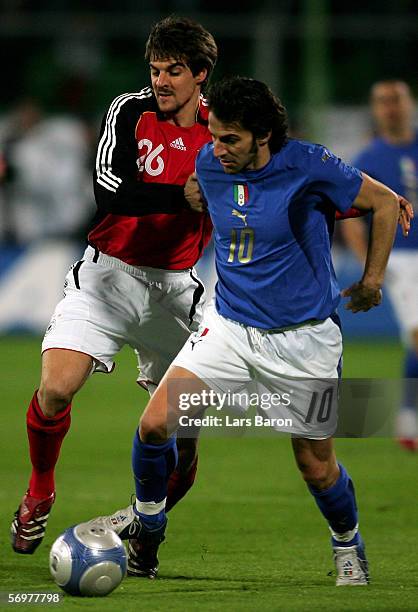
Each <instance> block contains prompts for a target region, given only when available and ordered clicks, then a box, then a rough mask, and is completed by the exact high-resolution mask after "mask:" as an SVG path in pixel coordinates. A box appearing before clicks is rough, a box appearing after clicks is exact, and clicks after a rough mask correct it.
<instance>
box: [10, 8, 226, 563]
mask: <svg viewBox="0 0 418 612" xmlns="http://www.w3.org/2000/svg"><path fill="white" fill-rule="evenodd" d="M145 59H146V61H147V62H148V63H149V66H150V71H151V85H152V86H151V87H145V88H144V89H142V90H141V91H139V92H137V93H126V94H123V95H120V96H118V97H117V98H115V100H113V102H112V103H111V104H110V106H109V109H108V111H107V113H106V115H105V117H104V119H103V122H102V126H101V132H100V139H99V143H98V147H97V155H96V167H95V173H94V189H95V196H96V202H97V215H96V218H95V220H94V223H93V227H92V229H91V231H90V233H89V235H88V246H87V248H86V251H85V253H84V255H83V257H82V259H81V260H80V261H78V262H76V263H75V264H74V265H73V266H72V267H71V269H70V271H69V273H68V275H67V277H66V280H65V285H64V291H65V295H64V298H63V299H62V300H61V302H60V303H59V304H58V305H57V307H56V310H55V312H54V314H53V316H52V318H51V321H50V324H49V326H48V328H47V331H46V334H45V337H44V340H43V343H42V375H41V381H40V385H39V389H37V390H36V391H35V393H34V395H33V397H32V400H31V402H30V404H29V409H28V412H27V431H28V438H29V450H30V458H31V462H32V474H31V477H30V481H29V487H28V490H27V492H26V494H25V495H24V497H23V500H22V502H21V504H20V506H19V508H18V510H17V512H16V514H15V517H14V520H13V523H12V529H11V536H12V546H13V548H14V550H15V551H16V552H18V553H23V554H32V553H33V552H34V551H35V549H36V548H37V546H38V545H39V544H40V542H41V540H42V538H43V536H44V534H45V527H46V522H47V519H48V515H49V512H50V509H51V506H52V504H53V503H54V500H55V483H54V471H55V465H56V463H57V460H58V457H59V454H60V448H61V444H62V441H63V439H64V437H65V435H66V433H67V431H68V429H69V427H70V412H71V403H72V400H73V397H74V395H75V394H76V393H77V392H78V391H79V389H80V388H81V387H82V386H83V385H84V383H85V382H86V381H87V379H88V378H89V376H90V375H91V374H93V373H94V372H99V371H100V372H111V371H112V370H113V367H114V362H113V358H114V355H115V354H116V353H117V352H118V351H119V350H120V349H121V348H122V347H123V346H124V345H125V344H129V345H130V346H132V347H133V348H134V349H135V351H136V353H137V356H138V362H139V369H140V375H139V378H138V382H139V383H140V384H143V385H145V386H147V388H148V389H149V390H150V391H152V390H153V388H155V387H156V386H157V385H158V383H159V381H160V379H161V377H162V376H163V374H164V372H165V370H166V369H167V367H168V365H169V364H170V362H171V361H172V359H173V358H174V357H175V355H176V354H177V352H178V351H179V349H180V348H181V347H182V345H183V344H184V342H185V341H186V339H187V338H188V336H189V334H190V333H191V332H192V331H194V330H196V329H197V328H198V325H199V322H200V319H201V313H202V305H203V298H204V287H203V285H202V283H201V282H200V280H199V278H198V277H197V276H196V274H195V272H194V270H193V266H194V264H195V263H196V262H197V260H198V259H199V257H200V256H201V254H202V252H203V249H204V247H205V246H206V244H207V242H208V240H209V238H210V234H211V223H210V220H209V217H208V216H207V215H201V214H199V213H197V212H195V211H193V210H191V209H190V207H189V205H188V203H187V201H186V199H185V197H184V185H185V183H186V181H187V179H188V177H189V176H190V175H191V174H192V173H193V171H194V163H195V158H196V154H197V151H198V150H199V149H200V148H201V146H202V145H203V144H205V143H206V142H207V141H208V140H209V139H210V136H209V132H208V128H207V108H206V106H205V101H204V99H203V97H202V93H201V92H202V88H203V87H204V86H205V84H206V83H207V81H208V78H209V76H210V74H211V72H212V69H213V67H214V65H215V62H216V59H217V47H216V43H215V41H214V39H213V37H212V35H211V34H210V33H209V32H208V31H207V30H205V29H204V28H203V27H202V26H201V25H200V24H198V23H196V22H193V21H191V20H188V19H183V18H176V17H169V18H167V19H164V20H162V21H161V22H159V23H157V24H156V25H155V26H154V27H153V28H152V30H151V33H150V36H149V39H148V41H147V44H146V52H145ZM178 451H179V457H180V462H179V469H178V470H176V472H175V473H174V476H173V479H172V481H171V494H170V499H169V500H168V502H169V506H170V505H171V506H172V505H173V504H174V503H176V502H177V501H178V499H179V498H181V497H182V496H183V495H184V494H185V492H186V491H187V490H188V488H190V486H191V485H192V483H193V480H194V475H195V471H196V461H197V454H196V448H195V445H194V442H193V441H190V440H184V441H182V440H179V442H178Z"/></svg>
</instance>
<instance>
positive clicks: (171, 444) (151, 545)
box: [128, 366, 207, 578]
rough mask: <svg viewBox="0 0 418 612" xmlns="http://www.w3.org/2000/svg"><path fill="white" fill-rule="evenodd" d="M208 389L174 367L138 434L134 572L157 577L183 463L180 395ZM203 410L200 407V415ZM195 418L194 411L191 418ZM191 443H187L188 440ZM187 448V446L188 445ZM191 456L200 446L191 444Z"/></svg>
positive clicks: (131, 560) (134, 458)
mask: <svg viewBox="0 0 418 612" xmlns="http://www.w3.org/2000/svg"><path fill="white" fill-rule="evenodd" d="M203 389H207V387H206V385H205V384H204V383H203V382H202V381H201V380H200V379H199V378H198V377H197V376H195V375H194V374H193V373H192V372H190V371H188V370H186V369H184V368H179V367H176V366H172V367H170V368H169V370H168V372H167V374H166V375H165V376H164V378H163V380H162V381H161V383H160V384H159V386H158V388H157V390H156V391H155V393H154V394H153V396H152V397H151V399H150V401H149V403H148V405H147V408H146V409H145V412H144V414H143V415H142V418H141V421H140V426H139V429H138V431H136V432H135V436H134V441H133V448H132V469H133V473H134V480H135V503H134V506H133V513H134V521H133V523H131V525H130V527H129V536H131V538H130V540H129V558H128V574H130V575H132V576H146V577H149V578H155V577H156V575H157V571H158V557H157V553H158V547H159V545H160V543H161V542H162V541H163V539H164V533H165V528H166V524H167V517H166V503H167V495H168V490H169V482H170V476H171V474H172V473H173V472H174V470H175V468H176V465H177V460H178V452H177V444H176V437H175V432H176V429H177V427H178V423H179V418H180V416H181V411H180V409H179V404H180V394H181V393H184V392H185V390H186V392H188V393H200V392H201V391H202V390H203ZM198 410H199V409H198V408H195V411H196V413H197V412H198ZM188 416H193V413H190V414H188ZM184 440H186V439H184ZM182 448H183V449H185V448H187V445H185V444H183V447H182ZM189 448H190V455H192V453H193V452H194V449H195V445H194V444H193V443H190V445H189Z"/></svg>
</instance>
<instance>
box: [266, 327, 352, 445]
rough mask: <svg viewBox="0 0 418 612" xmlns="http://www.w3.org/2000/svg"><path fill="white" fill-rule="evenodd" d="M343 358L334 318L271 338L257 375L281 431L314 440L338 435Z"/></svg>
mask: <svg viewBox="0 0 418 612" xmlns="http://www.w3.org/2000/svg"><path fill="white" fill-rule="evenodd" d="M341 356H342V337H341V331H340V329H339V327H338V326H337V325H336V323H334V322H333V321H332V320H331V319H327V320H326V321H324V322H323V323H320V324H318V325H313V326H304V327H302V328H299V329H296V330H290V331H288V332H285V333H277V334H268V335H267V336H266V337H265V351H264V353H263V354H262V355H260V359H261V363H260V364H259V366H258V369H257V378H258V387H259V389H260V390H261V391H262V395H261V396H260V397H261V399H262V400H263V402H264V405H266V406H267V408H266V409H265V410H264V411H263V410H262V411H261V412H264V413H265V416H266V417H267V418H269V419H270V420H271V423H272V426H273V427H274V428H275V429H277V430H280V431H284V432H286V433H290V434H292V435H295V436H298V437H302V438H310V439H313V440H315V439H320V440H322V439H324V438H329V437H330V436H332V435H333V434H334V432H335V429H336V427H337V417H338V414H337V411H338V385H339V370H340V362H341ZM261 407H262V404H261Z"/></svg>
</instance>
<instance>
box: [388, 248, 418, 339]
mask: <svg viewBox="0 0 418 612" xmlns="http://www.w3.org/2000/svg"><path fill="white" fill-rule="evenodd" d="M386 287H387V289H388V292H389V296H390V301H391V303H392V306H393V308H394V310H395V313H396V318H397V321H398V324H399V327H400V329H401V333H402V340H403V341H404V343H405V344H406V345H407V346H409V345H410V344H411V332H412V331H413V330H416V329H418V250H412V249H396V250H394V251H392V253H391V255H390V258H389V264H388V267H387V272H386Z"/></svg>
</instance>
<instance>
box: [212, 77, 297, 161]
mask: <svg viewBox="0 0 418 612" xmlns="http://www.w3.org/2000/svg"><path fill="white" fill-rule="evenodd" d="M207 98H208V103H209V108H210V110H211V111H213V113H214V114H215V115H216V117H217V119H219V121H222V123H225V124H231V125H232V124H238V125H240V126H241V127H243V128H244V129H245V130H248V131H250V132H251V133H252V134H253V136H254V137H255V138H264V137H265V136H267V134H268V133H269V132H270V131H271V138H270V140H269V148H270V151H271V152H272V153H276V152H277V151H279V150H280V149H281V148H282V146H283V145H284V143H285V142H286V140H287V129H288V121H287V112H286V109H285V107H284V106H283V104H282V103H281V102H280V100H279V99H278V98H276V96H275V95H274V94H273V92H272V91H271V90H270V88H269V87H268V86H267V85H266V84H265V83H262V82H261V81H256V80H255V79H249V78H246V77H238V76H234V77H226V78H223V79H221V80H220V81H218V83H214V84H213V85H211V87H210V89H209V92H208V94H207Z"/></svg>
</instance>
